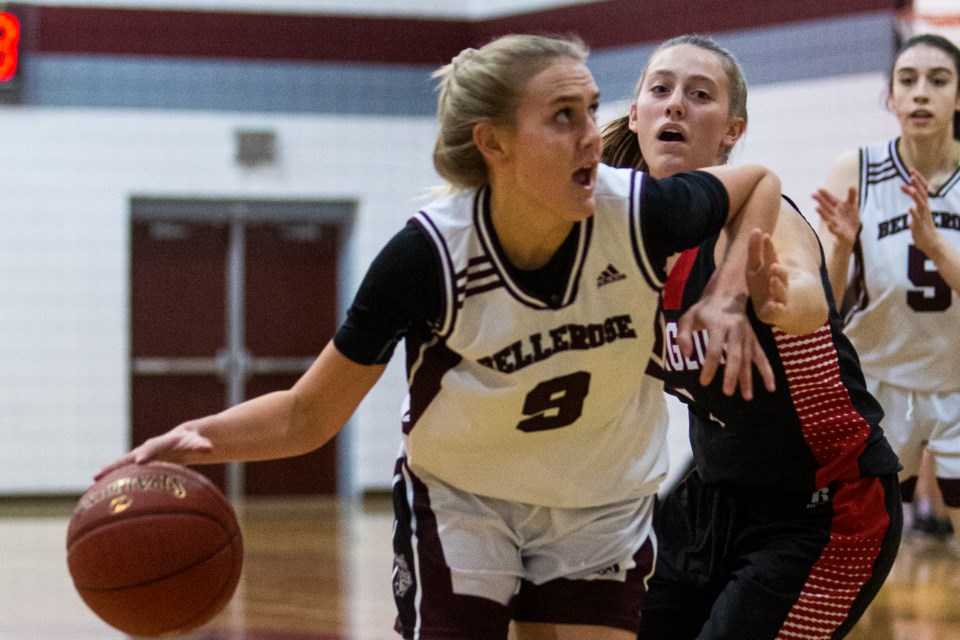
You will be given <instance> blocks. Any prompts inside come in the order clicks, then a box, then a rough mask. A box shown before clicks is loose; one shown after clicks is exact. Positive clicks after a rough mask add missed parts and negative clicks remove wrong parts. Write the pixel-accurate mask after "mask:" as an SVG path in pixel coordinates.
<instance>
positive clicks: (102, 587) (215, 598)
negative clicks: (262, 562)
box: [67, 462, 243, 636]
mask: <svg viewBox="0 0 960 640" xmlns="http://www.w3.org/2000/svg"><path fill="white" fill-rule="evenodd" d="M67 565H68V567H69V569H70V575H71V577H72V578H73V584H74V586H76V588H77V591H78V592H79V593H80V597H82V598H83V600H84V602H86V603H87V606H89V607H90V608H91V609H92V610H93V611H94V612H95V613H96V614H97V615H98V616H100V618H102V619H103V620H104V621H105V622H107V623H108V624H110V625H112V626H114V627H116V628H117V629H119V630H120V631H123V632H126V633H129V634H131V635H139V636H157V635H162V634H169V633H174V632H179V631H184V630H187V629H190V628H193V627H196V626H199V625H201V624H203V623H205V622H207V621H208V620H210V618H212V617H213V616H214V615H216V614H217V613H218V612H219V611H220V610H221V609H223V607H224V606H225V605H226V604H227V602H228V601H229V600H230V598H231V597H232V596H233V592H234V590H235V589H236V587H237V583H238V582H239V580H240V570H241V568H242V565H243V539H242V537H241V534H240V526H239V524H238V523H237V518H236V515H235V514H234V511H233V508H232V507H231V506H230V503H229V502H228V501H227V499H226V498H225V497H224V495H223V494H222V493H221V492H220V490H219V489H217V487H216V486H215V485H214V484H213V483H212V482H210V481H209V480H208V479H207V478H206V477H204V476H203V475H201V474H199V473H197V472H196V471H193V470H191V469H188V468H186V467H184V466H181V465H176V464H170V463H165V462H151V463H148V464H142V465H136V464H134V465H128V466H125V467H122V468H120V469H116V470H115V471H112V472H111V473H109V474H108V475H106V476H105V477H103V478H101V479H100V480H98V481H97V482H96V483H94V485H93V486H91V487H90V488H89V489H88V490H87V491H86V492H85V493H84V494H83V496H81V497H80V502H79V503H78V504H77V508H76V509H75V510H74V512H73V515H72V516H71V517H70V524H69V527H68V529H67Z"/></svg>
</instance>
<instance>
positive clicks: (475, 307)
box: [404, 166, 667, 507]
mask: <svg viewBox="0 0 960 640" xmlns="http://www.w3.org/2000/svg"><path fill="white" fill-rule="evenodd" d="M640 189H641V178H640V174H636V177H634V173H633V172H632V171H630V170H614V169H610V168H608V167H605V166H601V168H600V172H599V175H598V179H597V191H596V194H597V196H596V198H597V206H596V210H595V213H594V215H593V216H592V217H591V218H589V219H587V220H585V221H583V222H582V223H581V224H579V225H578V227H579V230H578V231H574V233H579V238H578V240H577V242H578V244H577V249H576V259H575V264H574V266H573V268H572V270H571V271H570V275H569V279H568V281H567V283H566V286H565V289H564V293H563V295H562V297H558V298H557V299H556V300H551V301H549V302H546V301H543V300H541V299H538V298H537V297H534V296H532V295H530V294H529V293H528V292H525V291H524V290H523V288H522V287H521V286H520V285H519V284H518V283H517V282H515V281H514V279H512V278H511V276H510V273H509V270H508V268H507V266H506V261H505V258H504V256H503V253H502V250H501V248H500V246H499V245H498V242H497V239H496V235H495V233H494V231H493V228H492V225H491V222H490V220H489V217H488V214H487V210H488V207H487V203H486V197H487V194H488V191H487V190H480V191H479V192H475V191H471V192H469V193H461V194H458V195H456V196H454V197H452V198H450V199H447V200H445V201H442V202H440V203H437V204H435V205H432V206H430V207H428V208H427V209H425V210H423V211H421V212H420V213H418V214H417V216H416V218H415V219H416V220H417V221H418V222H419V223H420V224H421V225H422V226H423V228H424V229H425V230H426V231H427V233H428V235H429V236H430V237H431V239H432V240H433V242H434V243H435V245H436V248H437V251H438V254H439V255H440V260H441V262H442V263H443V267H442V269H443V275H444V278H445V279H446V283H445V294H444V298H445V316H444V319H443V324H442V326H441V327H439V328H438V330H437V334H436V336H435V337H434V339H433V340H432V342H429V343H427V344H424V345H423V346H422V348H421V349H420V353H419V354H413V355H410V354H408V358H410V357H415V358H416V361H415V362H412V363H411V364H410V366H409V367H408V369H409V371H410V379H409V381H408V382H409V385H410V394H409V396H408V398H407V403H406V404H405V406H404V410H405V414H404V434H405V435H404V448H405V454H406V456H407V459H408V462H409V465H410V467H411V469H413V470H414V472H416V471H417V470H418V469H420V470H425V471H427V472H429V473H430V474H432V475H433V476H435V477H437V478H439V479H440V480H443V481H445V482H447V483H449V484H451V485H453V486H456V487H458V488H461V489H464V490H466V491H470V492H472V493H476V494H480V495H484V496H490V497H494V498H501V499H507V500H513V501H516V502H525V503H530V504H537V505H544V506H553V507H589V506H595V505H600V504H609V503H612V502H616V501H619V500H624V499H632V498H635V497H640V496H645V495H649V494H651V493H653V492H654V491H655V490H656V488H657V486H658V485H659V483H660V482H661V480H662V478H663V476H664V475H665V473H666V471H667V453H666V447H665V438H666V429H667V413H666V406H665V403H664V395H663V383H662V382H661V381H659V380H656V379H654V378H652V377H650V376H648V375H646V374H645V373H644V370H645V368H646V364H647V362H648V361H649V359H650V356H651V352H652V349H653V346H654V324H655V322H657V305H658V297H659V291H660V289H661V288H662V286H663V281H662V278H663V272H662V265H659V266H657V265H651V264H649V262H648V256H647V249H646V247H644V243H643V241H642V239H641V235H640V219H641V216H642V214H641V212H640V210H639V209H640V207H639V203H640ZM441 388H442V393H438V392H439V391H440V389H441Z"/></svg>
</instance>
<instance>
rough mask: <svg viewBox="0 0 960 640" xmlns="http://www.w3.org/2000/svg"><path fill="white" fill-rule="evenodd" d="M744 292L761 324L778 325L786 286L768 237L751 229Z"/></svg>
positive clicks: (786, 277)
mask: <svg viewBox="0 0 960 640" xmlns="http://www.w3.org/2000/svg"><path fill="white" fill-rule="evenodd" d="M746 277H747V289H748V290H749V291H750V299H751V300H752V301H753V309H754V311H756V313H757V317H758V318H760V320H761V321H762V322H765V323H767V324H769V325H775V326H776V325H778V324H779V323H780V321H782V319H783V315H784V314H785V313H786V310H787V298H788V295H789V293H790V285H789V280H788V274H787V270H786V269H785V268H784V266H783V265H782V264H780V262H779V259H778V257H777V250H776V248H774V246H773V239H772V238H771V237H770V234H769V233H762V232H761V231H760V230H759V229H754V230H753V231H752V232H751V233H750V247H749V253H748V254H747V269H746Z"/></svg>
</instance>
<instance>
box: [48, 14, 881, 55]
mask: <svg viewBox="0 0 960 640" xmlns="http://www.w3.org/2000/svg"><path fill="white" fill-rule="evenodd" d="M33 9H35V11H34V12H33V15H34V16H36V25H35V34H36V39H35V41H34V45H33V46H34V47H35V49H36V50H38V51H40V52H45V53H77V54H108V55H145V56H171V57H199V58H236V59H263V60H311V61H330V62H366V63H389V64H428V65H431V66H438V65H440V64H444V63H446V62H448V61H449V60H450V58H452V57H453V56H454V55H456V54H457V53H458V52H459V51H460V50H461V49H463V48H464V47H466V46H479V45H482V44H484V43H486V42H488V41H489V40H491V39H492V38H494V37H496V36H499V35H503V34H505V33H576V34H578V35H580V37H582V38H583V39H584V41H586V42H587V43H588V44H589V45H590V46H591V47H592V48H594V49H601V48H608V47H621V46H627V45H636V44H643V43H649V42H659V41H661V40H663V39H665V38H669V37H671V36H675V35H680V34H681V33H693V32H704V33H706V32H709V33H714V34H715V33H719V32H723V31H733V30H746V29H758V28H763V27H768V26H772V25H777V24H783V23H790V22H798V21H805V20H818V19H829V18H840V17H843V16H848V15H852V14H857V13H867V12H886V13H890V12H891V7H890V2H889V0H846V1H845V2H796V1H795V0H742V2H740V3H739V4H738V5H737V7H736V10H735V11H732V10H730V5H729V3H728V2H726V0H687V1H686V2H683V3H677V2H674V1H673V0H648V1H646V2H637V0H601V1H599V2H591V3H587V4H581V5H572V6H562V7H555V8H551V9H545V10H542V11H532V12H528V13H521V14H516V15H511V16H506V17H501V18H495V19H489V20H477V21H471V20H445V19H439V18H431V19H422V18H408V17H388V18H386V17H377V16H369V15H368V16H360V15H353V16H344V15H311V14H298V13H290V14H284V13H252V12H248V13H241V12H230V11H184V10H167V9H129V8H113V7H96V8H95V7H59V6H37V7H33Z"/></svg>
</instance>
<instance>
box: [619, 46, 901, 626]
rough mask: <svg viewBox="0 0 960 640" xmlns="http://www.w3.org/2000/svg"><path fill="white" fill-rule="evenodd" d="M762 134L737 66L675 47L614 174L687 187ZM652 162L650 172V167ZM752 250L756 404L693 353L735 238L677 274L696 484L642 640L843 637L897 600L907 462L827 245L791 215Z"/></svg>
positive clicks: (663, 519) (667, 353)
mask: <svg viewBox="0 0 960 640" xmlns="http://www.w3.org/2000/svg"><path fill="white" fill-rule="evenodd" d="M745 126H746V86H745V83H744V81H743V77H742V72H741V71H740V69H739V66H738V65H737V63H736V61H735V60H734V59H733V57H732V56H731V55H730V54H729V52H727V51H726V50H725V49H723V48H721V47H719V46H718V45H717V44H716V43H715V42H713V41H712V40H710V39H708V38H704V37H699V36H683V37H680V38H676V39H673V40H670V41H668V42H666V43H664V44H663V45H661V47H660V48H658V49H657V51H655V52H654V54H653V55H652V56H651V58H650V60H649V61H648V63H647V66H646V67H645V68H644V71H643V73H642V74H641V78H640V82H639V84H638V95H637V98H636V101H635V102H634V104H633V105H632V106H631V109H630V114H629V115H628V116H626V117H625V118H623V119H621V120H620V121H615V122H613V123H611V125H609V126H608V127H607V128H606V129H605V140H604V143H605V153H604V159H605V160H606V161H607V162H612V163H615V164H618V165H621V166H635V167H643V168H646V169H648V170H649V171H650V173H651V174H652V175H654V176H666V175H672V174H673V173H675V172H676V171H682V170H690V169H693V168H696V167H698V166H703V164H704V163H709V164H714V163H718V162H724V161H725V160H726V157H727V155H728V153H729V151H730V149H731V148H732V147H733V146H734V144H736V142H737V140H738V139H739V138H740V136H741V135H742V133H743V131H744V128H745ZM641 156H642V157H641ZM771 215H774V216H777V218H778V222H777V229H776V230H775V232H774V234H773V235H772V237H771V236H762V235H760V234H757V235H756V237H754V238H753V239H752V240H753V242H752V245H751V257H750V264H749V265H748V268H747V272H748V282H749V284H750V286H749V290H750V295H751V300H752V305H751V306H750V307H749V308H748V316H749V318H750V322H751V324H752V326H753V329H754V331H755V332H756V334H757V336H758V338H759V340H760V344H761V345H762V347H763V349H764V351H765V353H766V354H767V357H768V359H769V361H770V363H771V365H772V366H773V368H774V371H775V373H776V389H775V390H774V391H769V390H766V389H760V390H759V391H758V392H757V394H756V396H755V397H754V399H753V400H752V401H746V400H744V399H743V398H740V397H735V396H731V395H730V394H727V393H724V391H723V389H721V388H720V387H719V386H718V385H717V384H715V383H713V382H711V383H708V384H704V380H703V377H702V375H701V374H702V371H703V353H704V349H705V348H706V346H707V344H708V341H707V340H706V339H705V338H702V337H701V336H696V335H695V336H694V340H693V342H692V345H691V344H681V343H680V341H679V340H678V326H679V323H680V318H681V317H682V315H683V313H684V312H685V311H686V309H688V308H689V306H690V305H691V304H693V303H694V302H695V301H696V300H697V298H698V297H699V296H700V295H702V294H703V293H704V291H705V290H706V289H707V288H708V283H709V281H710V278H711V276H712V274H713V272H714V269H715V265H716V261H717V259H718V256H722V255H723V253H724V250H725V249H724V245H725V243H726V239H725V237H724V234H723V233H721V234H720V235H719V236H714V237H712V238H710V239H708V240H706V241H705V242H703V243H701V244H700V246H698V247H696V248H694V249H689V250H687V251H684V252H683V253H682V254H680V255H679V257H677V258H676V259H675V260H674V261H673V265H672V268H671V270H670V274H669V277H668V280H667V284H666V287H665V288H664V291H663V296H662V311H663V319H664V325H663V341H662V343H661V345H660V347H661V350H658V351H657V354H656V356H655V360H658V358H657V356H659V355H660V354H662V360H658V361H659V362H660V363H661V364H662V372H661V373H662V375H663V377H664V381H665V383H666V387H667V390H668V391H669V392H670V393H673V394H674V395H676V396H677V397H678V398H680V399H681V400H682V401H683V402H685V403H686V404H687V405H688V407H689V422H690V441H691V445H692V449H693V457H694V464H695V468H694V469H693V471H692V472H691V473H690V474H689V476H688V477H687V478H685V479H684V480H683V481H681V482H680V484H679V485H678V486H677V487H676V488H675V489H674V490H673V491H671V492H669V493H668V494H667V495H666V496H665V497H664V498H663V499H662V501H661V502H660V504H659V505H658V507H657V509H656V513H655V516H654V528H655V531H656V533H657V538H658V542H659V548H658V558H657V566H656V571H655V574H654V576H653V578H652V579H651V581H650V590H649V592H648V594H647V599H646V601H645V603H644V606H643V611H642V616H641V625H640V633H639V638H640V639H641V640H651V639H657V640H660V639H676V640H680V639H693V638H697V639H700V640H719V639H721V638H723V639H728V640H730V639H738V640H740V639H751V640H766V639H773V638H823V639H828V638H842V637H843V636H844V635H846V633H847V632H848V631H849V630H850V628H851V627H852V626H853V624H854V623H855V622H856V620H857V619H858V618H859V617H860V615H861V614H862V613H863V611H864V609H865V608H866V606H867V604H868V603H869V602H870V601H871V600H872V599H873V597H874V596H875V595H876V593H877V591H878V590H879V588H880V586H881V584H882V582H883V580H884V578H885V577H886V575H887V573H888V572H889V570H890V567H891V565H892V563H893V560H894V557H895V554H896V550H897V547H898V545H899V540H900V532H901V521H900V517H901V513H900V499H899V493H898V485H897V480H896V473H897V470H898V461H897V458H896V456H895V455H894V453H893V451H892V449H891V448H890V446H889V444H888V443H887V441H886V439H885V438H884V436H883V433H882V430H881V428H880V421H881V419H882V417H883V412H882V410H881V408H880V405H879V404H878V403H877V401H876V400H875V399H874V398H873V397H872V396H871V395H870V394H869V393H868V392H867V390H866V388H865V386H864V380H863V375H862V373H861V371H860V366H859V362H858V359H857V355H856V353H855V352H854V350H853V348H852V347H851V346H850V343H849V341H848V340H847V339H846V337H845V336H844V335H843V333H842V332H841V323H840V318H839V316H838V314H837V313H836V311H835V309H834V305H833V301H832V298H831V293H830V286H829V281H828V279H827V274H826V269H825V268H824V266H823V255H822V252H821V250H820V248H819V243H818V241H817V238H816V235H815V233H814V232H813V230H812V228H811V227H810V226H809V225H808V224H807V223H806V221H805V220H804V218H803V217H802V216H801V214H800V213H799V211H797V210H796V209H795V208H794V207H793V206H792V203H789V204H788V203H787V201H784V202H783V203H781V206H780V210H779V211H777V210H776V209H774V210H772V211H771Z"/></svg>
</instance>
